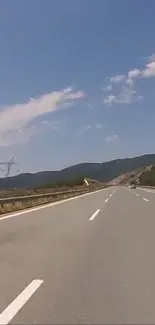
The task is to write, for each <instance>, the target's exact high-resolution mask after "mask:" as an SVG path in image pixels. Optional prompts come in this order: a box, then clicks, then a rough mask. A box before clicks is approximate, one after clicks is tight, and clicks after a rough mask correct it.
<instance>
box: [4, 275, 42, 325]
mask: <svg viewBox="0 0 155 325" xmlns="http://www.w3.org/2000/svg"><path fill="white" fill-rule="evenodd" d="M42 283H43V280H33V281H32V282H31V283H30V284H29V285H28V286H27V287H26V288H25V289H24V290H23V291H22V292H21V293H20V294H19V295H18V296H17V297H16V298H15V300H13V301H12V302H11V304H10V305H9V306H8V307H7V308H6V309H5V310H4V311H3V312H2V313H1V314H0V325H7V324H9V323H10V321H11V320H12V319H13V318H14V317H15V316H16V314H17V313H18V312H19V311H20V310H21V308H22V307H23V306H24V305H25V304H26V303H27V301H28V300H29V299H30V298H31V296H32V295H33V294H34V293H35V291H36V290H37V289H38V288H39V287H40V286H41V284H42Z"/></svg>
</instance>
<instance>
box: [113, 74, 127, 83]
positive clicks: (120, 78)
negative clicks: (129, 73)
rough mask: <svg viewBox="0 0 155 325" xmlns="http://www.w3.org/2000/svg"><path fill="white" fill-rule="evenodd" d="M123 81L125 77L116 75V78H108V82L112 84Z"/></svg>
mask: <svg viewBox="0 0 155 325" xmlns="http://www.w3.org/2000/svg"><path fill="white" fill-rule="evenodd" d="M124 79H125V75H123V74H119V75H116V76H113V77H111V78H110V81H111V82H112V83H118V82H122V81H124Z"/></svg>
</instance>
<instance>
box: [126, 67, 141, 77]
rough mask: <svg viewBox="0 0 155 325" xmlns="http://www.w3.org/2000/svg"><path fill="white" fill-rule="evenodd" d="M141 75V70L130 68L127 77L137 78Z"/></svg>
mask: <svg viewBox="0 0 155 325" xmlns="http://www.w3.org/2000/svg"><path fill="white" fill-rule="evenodd" d="M140 75H141V71H140V70H139V69H134V70H130V71H129V72H128V78H129V79H134V78H137V77H139V76H140Z"/></svg>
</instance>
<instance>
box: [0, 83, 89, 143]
mask: <svg viewBox="0 0 155 325" xmlns="http://www.w3.org/2000/svg"><path fill="white" fill-rule="evenodd" d="M85 96H86V94H85V93H84V92H83V91H74V90H73V89H72V88H71V87H68V88H65V89H63V90H61V91H53V92H51V93H48V94H44V95H41V96H40V97H38V98H36V99H34V98H31V99H30V100H29V101H28V102H26V103H22V104H14V105H10V106H6V107H2V108H1V110H0V146H4V145H9V144H12V143H16V142H17V143H18V142H21V141H22V140H21V139H20V137H19V134H18V132H17V131H18V130H19V129H20V130H22V134H24V132H25V134H26V132H27V136H26V138H25V139H28V137H29V135H30V137H31V136H32V134H35V132H36V130H35V131H34V127H32V126H31V123H32V122H34V120H35V119H36V118H37V117H41V116H44V115H45V114H48V113H51V112H54V111H56V110H58V109H62V108H65V107H68V106H69V105H71V104H73V103H74V102H75V101H76V100H78V99H81V98H84V97H85ZM28 130H29V131H28ZM17 134H18V136H17ZM28 134H29V135H28ZM24 137H25V135H24V136H23V138H24ZM25 141H26V140H25Z"/></svg>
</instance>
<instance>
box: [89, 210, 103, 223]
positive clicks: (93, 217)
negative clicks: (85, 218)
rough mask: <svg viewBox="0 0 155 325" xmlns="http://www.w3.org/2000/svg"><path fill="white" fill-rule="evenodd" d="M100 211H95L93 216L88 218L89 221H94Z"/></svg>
mask: <svg viewBox="0 0 155 325" xmlns="http://www.w3.org/2000/svg"><path fill="white" fill-rule="evenodd" d="M100 211H101V210H100V209H98V210H96V211H95V212H94V213H93V215H92V216H91V217H90V218H89V221H92V220H94V219H95V218H96V216H97V215H98V214H99V212H100Z"/></svg>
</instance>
